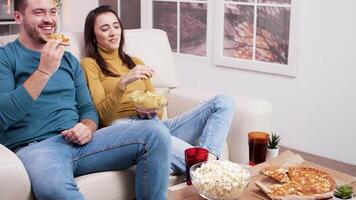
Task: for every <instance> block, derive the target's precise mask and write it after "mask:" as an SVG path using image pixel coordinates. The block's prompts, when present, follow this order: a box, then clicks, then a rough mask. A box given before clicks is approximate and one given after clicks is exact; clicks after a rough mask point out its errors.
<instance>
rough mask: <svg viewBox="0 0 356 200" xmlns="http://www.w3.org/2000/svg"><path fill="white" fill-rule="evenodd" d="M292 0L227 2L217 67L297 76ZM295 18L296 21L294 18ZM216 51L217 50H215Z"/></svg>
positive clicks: (222, 5)
mask: <svg viewBox="0 0 356 200" xmlns="http://www.w3.org/2000/svg"><path fill="white" fill-rule="evenodd" d="M294 2H296V0H294V1H293V3H292V0H223V1H221V2H220V3H218V5H217V6H216V7H217V9H216V13H217V14H218V18H217V20H218V21H217V23H216V24H220V25H221V26H220V27H217V34H216V36H217V40H216V44H215V45H216V46H217V49H218V52H215V56H216V57H215V58H216V59H215V62H216V64H217V65H223V66H229V67H236V68H242V69H250V70H255V71H262V72H268V73H275V74H282V75H288V76H295V74H296V66H295V65H296V63H295V57H296V52H297V50H296V47H295V34H292V33H294V32H293V31H295V30H294V29H293V28H294V27H293V26H292V24H291V23H292V22H293V21H291V18H293V17H294V15H293V13H294V9H295V7H294ZM293 19H294V18H293ZM215 49H216V48H215Z"/></svg>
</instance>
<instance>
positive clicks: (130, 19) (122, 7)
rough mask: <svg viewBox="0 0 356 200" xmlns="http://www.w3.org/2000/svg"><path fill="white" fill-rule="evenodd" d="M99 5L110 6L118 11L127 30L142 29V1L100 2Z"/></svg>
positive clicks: (104, 0)
mask: <svg viewBox="0 0 356 200" xmlns="http://www.w3.org/2000/svg"><path fill="white" fill-rule="evenodd" d="M99 5H100V6H101V5H109V6H110V7H111V9H113V10H114V11H116V12H117V13H118V15H119V16H120V19H121V21H122V24H123V26H124V27H125V29H135V28H140V27H141V1H140V0H99Z"/></svg>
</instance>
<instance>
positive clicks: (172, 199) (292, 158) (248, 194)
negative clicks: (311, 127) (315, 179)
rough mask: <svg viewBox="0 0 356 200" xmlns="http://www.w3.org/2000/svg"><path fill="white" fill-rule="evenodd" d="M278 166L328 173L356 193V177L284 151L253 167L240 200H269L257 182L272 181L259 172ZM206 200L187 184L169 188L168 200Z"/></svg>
mask: <svg viewBox="0 0 356 200" xmlns="http://www.w3.org/2000/svg"><path fill="white" fill-rule="evenodd" d="M270 165H278V166H281V167H289V166H304V167H313V168H316V169H319V170H322V171H325V172H328V173H329V174H330V175H331V176H333V177H334V179H335V180H336V181H337V183H348V184H351V185H352V186H353V188H354V192H356V177H353V176H350V175H347V174H345V173H342V172H338V171H335V170H333V169H330V168H327V167H323V166H321V165H318V164H316V163H312V162H309V161H305V160H304V159H303V158H302V157H301V156H300V155H298V154H295V153H293V152H292V151H289V150H287V151H284V152H282V153H281V154H280V155H279V156H278V157H277V158H274V159H271V160H268V161H266V162H264V163H261V164H258V165H256V166H253V167H251V172H252V177H251V181H250V184H249V186H248V188H247V189H246V190H245V191H244V193H243V194H242V195H241V196H240V197H239V198H238V200H268V199H269V198H268V197H267V196H266V195H265V194H264V193H263V192H262V191H261V190H259V189H258V188H257V186H256V185H255V181H261V182H263V183H268V182H271V183H272V182H273V180H272V179H270V178H268V177H266V176H264V175H262V174H260V173H259V171H260V170H261V169H262V168H263V167H266V166H270ZM183 199H184V200H204V198H202V197H200V196H199V194H198V192H197V190H196V189H195V188H194V187H193V186H187V184H186V183H181V184H178V185H174V186H172V187H169V188H168V191H167V200H183Z"/></svg>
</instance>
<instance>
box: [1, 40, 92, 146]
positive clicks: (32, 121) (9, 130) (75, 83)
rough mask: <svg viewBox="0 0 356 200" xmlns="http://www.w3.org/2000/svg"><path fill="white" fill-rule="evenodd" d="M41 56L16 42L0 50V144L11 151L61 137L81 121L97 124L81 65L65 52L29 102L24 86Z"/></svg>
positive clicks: (29, 97) (28, 95)
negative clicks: (59, 135) (35, 95)
mask: <svg viewBox="0 0 356 200" xmlns="http://www.w3.org/2000/svg"><path fill="white" fill-rule="evenodd" d="M40 57H41V54H40V52H37V51H33V50H31V49H28V48H26V47H24V46H23V45H22V44H21V43H20V42H19V40H18V39H17V40H16V41H14V42H11V43H9V44H7V45H6V46H3V47H0V143H1V144H3V145H5V146H7V147H8V148H10V149H14V148H16V147H18V146H21V145H26V144H27V143H30V142H34V141H40V140H44V139H47V138H49V137H52V136H54V135H57V134H60V132H61V131H62V130H64V129H69V128H72V127H73V126H74V125H75V124H76V123H78V122H79V121H81V120H82V119H91V120H93V121H95V122H96V123H98V117H97V114H96V111H95V107H94V105H93V102H92V100H91V97H90V94H89V91H88V88H87V85H86V82H85V79H84V76H83V72H82V70H81V67H80V64H79V62H78V60H77V59H76V58H75V57H74V56H73V55H72V54H70V53H68V52H65V53H64V55H63V58H62V60H61V63H60V67H59V69H58V70H57V71H56V72H55V73H54V74H53V75H52V77H51V78H50V79H49V81H48V83H47V85H46V86H45V88H44V89H43V91H42V93H41V95H40V96H39V97H38V99H37V100H33V99H32V97H31V96H30V94H29V93H28V92H27V90H25V88H24V87H23V83H24V82H25V81H26V79H28V78H29V76H31V74H32V73H33V72H34V71H35V70H36V68H37V67H38V65H39V62H40Z"/></svg>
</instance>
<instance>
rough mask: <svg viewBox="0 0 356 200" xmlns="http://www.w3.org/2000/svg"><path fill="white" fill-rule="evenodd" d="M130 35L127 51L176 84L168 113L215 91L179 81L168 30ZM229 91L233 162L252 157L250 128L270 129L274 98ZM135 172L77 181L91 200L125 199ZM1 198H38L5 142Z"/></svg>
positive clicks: (77, 45)
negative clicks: (232, 105) (232, 100)
mask: <svg viewBox="0 0 356 200" xmlns="http://www.w3.org/2000/svg"><path fill="white" fill-rule="evenodd" d="M66 35H68V36H69V37H70V38H71V46H70V47H69V49H68V51H70V52H72V53H73V54H74V55H75V56H77V58H79V59H80V58H81V57H82V56H83V36H82V35H83V34H82V33H66ZM125 36H126V50H127V52H128V53H129V54H130V55H134V56H137V57H139V58H141V59H142V60H143V61H144V62H145V63H146V64H147V65H149V66H151V67H153V68H154V69H155V71H156V74H155V76H154V79H153V83H154V85H155V86H156V87H169V88H171V91H170V96H169V105H168V108H167V114H168V117H174V116H176V115H178V114H180V113H182V112H184V111H187V110H189V109H190V108H192V107H193V106H194V105H196V104H197V103H199V102H200V101H201V100H203V99H206V98H208V97H210V96H212V95H214V94H215V92H214V93H213V92H202V91H200V90H194V89H193V88H189V89H188V88H179V87H178V80H177V76H176V73H175V66H174V57H173V54H172V52H171V49H170V46H169V43H168V38H167V35H166V33H165V32H163V31H161V30H155V29H137V30H127V31H126V33H125ZM16 37H17V36H16V35H13V36H3V37H0V46H2V45H4V44H6V43H7V42H9V41H13V40H14V39H15V38H16ZM0 67H1V66H0ZM192 87H194V85H192ZM198 91H199V92H198ZM230 95H232V96H234V97H235V101H236V111H235V116H234V119H233V122H232V126H231V129H230V132H229V136H228V139H227V144H228V147H225V149H224V152H225V153H224V157H225V158H226V159H229V160H231V161H234V162H239V163H247V161H248V144H247V133H248V132H249V131H253V130H262V131H270V125H271V112H272V108H271V105H270V104H269V102H267V101H265V100H263V99H259V98H254V97H246V96H239V95H237V94H230ZM133 177H134V170H133V169H129V170H125V171H111V172H101V173H94V174H89V175H85V176H81V177H77V178H76V181H77V183H78V187H79V189H80V191H81V192H82V193H83V194H84V196H85V197H86V199H88V200H98V199H100V200H119V199H120V200H121V199H122V200H126V199H133V198H134V178H133ZM179 181H181V180H179V179H177V178H176V177H170V184H171V185H172V184H175V183H177V182H179ZM0 199H1V200H29V199H33V197H32V194H31V184H30V181H29V177H28V175H27V173H26V170H25V168H24V166H23V164H22V163H21V161H20V160H19V159H18V157H17V156H16V155H15V154H14V153H13V152H11V151H10V150H8V149H7V148H6V147H4V146H3V145H1V144H0Z"/></svg>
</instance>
